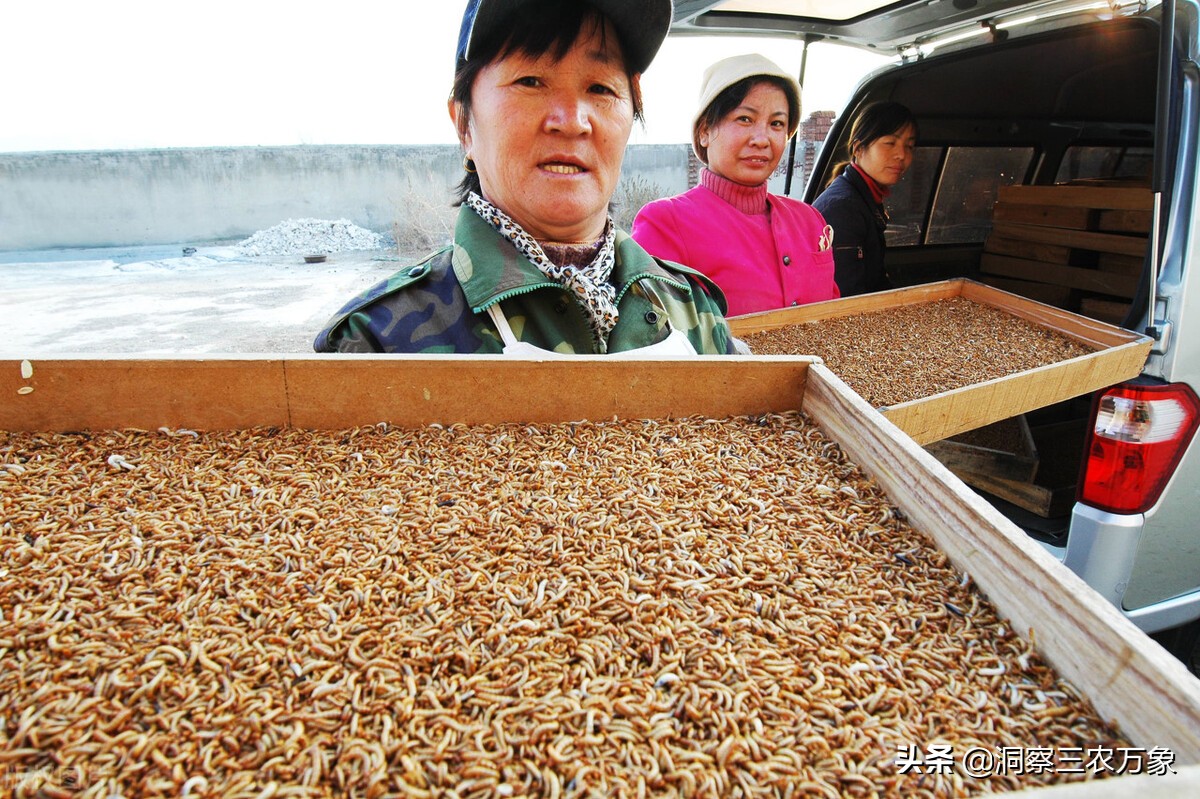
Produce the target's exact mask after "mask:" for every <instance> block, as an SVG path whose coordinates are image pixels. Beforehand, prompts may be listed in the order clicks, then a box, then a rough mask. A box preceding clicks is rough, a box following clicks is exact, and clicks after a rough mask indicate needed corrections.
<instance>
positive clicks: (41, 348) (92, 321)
mask: <svg viewBox="0 0 1200 799" xmlns="http://www.w3.org/2000/svg"><path fill="white" fill-rule="evenodd" d="M181 253H182V250H181V249H180V248H179V247H157V248H152V247H143V248H134V249H121V250H118V249H110V250H86V251H85V250H74V251H71V250H57V251H43V252H29V253H13V252H9V253H0V287H2V288H0V357H12V358H30V357H34V356H37V357H45V356H48V355H73V354H104V353H114V354H115V353H121V354H145V355H154V356H163V355H185V354H186V355H190V354H212V353H307V352H312V340H313V338H314V337H315V336H316V334H317V331H318V330H319V329H320V328H321V327H322V326H323V325H324V323H325V322H326V320H328V318H329V317H330V316H331V315H332V314H333V313H334V312H335V311H336V310H338V308H340V307H341V306H342V305H343V304H344V303H345V302H346V301H347V300H349V299H350V298H351V297H353V296H354V295H355V294H357V293H358V292H359V291H361V290H363V289H365V288H367V287H368V286H370V285H372V284H374V283H376V282H377V281H379V280H381V279H383V278H385V277H387V276H388V275H391V274H392V273H393V272H396V271H398V270H399V269H400V268H401V267H403V266H404V265H406V264H408V263H411V262H413V261H414V260H415V259H413V258H407V257H406V258H404V259H401V258H400V257H399V256H397V255H396V253H395V252H394V251H360V252H346V253H335V254H332V255H329V256H328V258H327V261H326V262H325V263H322V264H306V263H305V262H304V258H303V256H300V255H287V256H259V257H254V258H248V257H245V256H240V255H238V254H237V253H236V251H234V250H233V249H232V248H231V247H200V248H199V249H198V251H197V252H196V253H194V254H192V255H190V256H186V257H184V256H183V255H182V254H181Z"/></svg>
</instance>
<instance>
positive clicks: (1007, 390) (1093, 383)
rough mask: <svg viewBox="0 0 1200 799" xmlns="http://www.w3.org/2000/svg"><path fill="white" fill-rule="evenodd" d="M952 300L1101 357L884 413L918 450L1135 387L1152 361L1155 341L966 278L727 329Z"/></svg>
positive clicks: (743, 331)
mask: <svg viewBox="0 0 1200 799" xmlns="http://www.w3.org/2000/svg"><path fill="white" fill-rule="evenodd" d="M952 297H962V298H964V299H968V300H972V301H974V302H978V303H980V304H983V305H989V306H992V307H993V308H997V309H999V310H1002V311H1004V312H1006V313H1009V314H1012V315H1013V316H1016V317H1018V318H1021V319H1024V320H1026V321H1028V322H1032V323H1033V324H1036V325H1040V326H1042V327H1046V328H1049V329H1051V330H1055V331H1058V332H1059V333H1062V334H1063V335H1066V336H1070V337H1071V338H1073V339H1076V340H1078V341H1081V342H1083V343H1085V344H1087V345H1088V346H1090V347H1094V348H1095V349H1096V352H1093V353H1090V354H1088V355H1081V356H1079V357H1077V358H1071V359H1070V360H1066V361H1061V362H1059V363H1054V364H1049V365H1047V366H1040V367H1038V368H1036V369H1030V370H1028V371H1025V372H1020V373H1018V374H1014V375H1008V376H1006V377H1000V378H996V379H994V380H986V381H984V382H982V383H975V384H973V385H970V386H964V387H962V388H958V389H954V390H953V391H944V392H941V393H939V394H933V395H931V396H928V397H923V398H921V399H916V400H912V401H910V402H904V403H900V404H898V405H891V406H883V407H881V408H879V410H880V411H881V412H882V413H883V415H884V416H886V417H887V418H888V419H889V420H891V421H892V423H894V424H895V425H897V426H898V427H899V428H900V429H901V430H903V431H904V432H906V433H908V434H909V435H910V436H911V437H912V438H913V440H914V441H916V442H917V443H918V444H929V443H931V442H933V441H940V440H942V439H944V438H948V437H950V436H953V435H955V434H957V433H961V432H964V431H966V430H974V429H975V428H978V427H983V426H984V425H987V424H991V423H992V422H998V421H1000V420H1001V419H1007V418H1009V417H1010V416H1016V415H1018V414H1021V413H1026V412H1028V411H1032V410H1036V409H1037V408H1043V407H1045V406H1047V405H1052V404H1054V403H1056V402H1060V401H1062V400H1066V399H1070V398H1072V397H1077V396H1080V395H1081V394H1087V393H1088V392H1091V391H1096V390H1097V389H1101V388H1107V387H1108V386H1111V385H1114V384H1116V383H1120V382H1121V381H1122V380H1129V379H1130V378H1133V377H1136V376H1137V375H1139V374H1141V371H1142V368H1143V367H1144V366H1145V363H1146V356H1147V355H1149V353H1150V345H1151V344H1152V340H1151V339H1150V337H1149V336H1144V335H1141V334H1139V333H1134V332H1131V331H1129V330H1125V329H1124V328H1120V327H1116V326H1115V325H1110V324H1107V323H1105V322H1098V321H1096V320H1094V319H1089V318H1087V317H1086V316H1080V315H1079V314H1074V313H1071V312H1069V311H1064V310H1062V309H1061V308H1055V307H1053V306H1050V305H1044V304H1042V303H1040V302H1035V301H1034V300H1030V299H1026V298H1024V297H1019V296H1017V295H1016V294H1010V293H1009V292H1007V291H1001V290H1000V289H997V288H993V287H991V286H986V285H984V284H983V283H979V282H977V281H974V280H967V279H966V278H955V279H953V280H943V281H939V282H937V283H927V284H925V285H921V286H913V287H911V288H903V289H893V290H891V291H882V292H878V293H876V294H862V295H858V296H854V297H845V298H843V299H838V300H828V301H826V302H818V303H813V304H811V305H802V306H799V307H796V308H785V309H782V310H778V311H762V312H760V313H755V314H745V315H743V316H735V317H732V318H730V320H729V327H730V329H731V330H732V331H733V334H734V335H735V336H738V337H739V338H741V337H745V336H747V335H750V334H751V333H758V332H761V331H764V330H774V329H777V328H781V327H788V326H790V325H795V324H800V323H802V322H812V321H818V320H821V319H836V318H838V317H842V316H852V315H855V314H861V313H869V312H871V311H882V310H886V309H888V308H897V307H900V306H904V305H912V304H918V303H924V302H934V301H935V300H943V299H950V298H952Z"/></svg>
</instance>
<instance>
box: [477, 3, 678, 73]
mask: <svg viewBox="0 0 1200 799" xmlns="http://www.w3.org/2000/svg"><path fill="white" fill-rule="evenodd" d="M529 2H530V0H468V1H467V10H466V11H464V12H463V20H462V28H460V29H459V32H458V54H457V58H456V59H455V62H454V63H455V68H456V69H457V68H458V67H460V66H462V64H463V62H464V61H466V60H467V59H468V58H469V57H470V54H471V43H472V42H478V41H481V40H483V39H484V38H486V37H487V36H488V34H490V33H492V32H493V31H495V30H496V28H497V27H498V26H500V25H503V24H504V22H505V18H506V17H508V16H509V15H510V14H511V13H512V12H513V11H515V10H516V9H518V8H520V7H521V6H523V5H526V4H528V3H529ZM588 3H589V4H590V5H591V6H592V7H594V8H595V9H596V10H597V11H599V12H600V13H601V14H603V15H604V16H605V18H607V19H608V21H609V22H611V23H612V24H613V27H614V28H616V29H617V36H618V37H620V39H621V47H622V49H623V50H624V51H625V57H626V58H628V59H629V67H630V69H631V71H633V72H645V71H646V67H648V66H650V62H651V61H653V60H654V55H655V53H657V52H658V48H659V47H661V46H662V43H663V39H665V38H667V31H668V30H670V28H671V14H672V11H673V9H672V5H671V0H588Z"/></svg>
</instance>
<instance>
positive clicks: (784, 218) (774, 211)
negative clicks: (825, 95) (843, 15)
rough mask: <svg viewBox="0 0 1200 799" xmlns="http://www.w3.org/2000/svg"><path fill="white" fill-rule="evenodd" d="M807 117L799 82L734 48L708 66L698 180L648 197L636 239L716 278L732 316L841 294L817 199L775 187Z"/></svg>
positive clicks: (699, 119) (698, 132) (696, 128)
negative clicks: (770, 184) (676, 191)
mask: <svg viewBox="0 0 1200 799" xmlns="http://www.w3.org/2000/svg"><path fill="white" fill-rule="evenodd" d="M799 122H800V84H799V83H797V82H796V80H795V79H794V78H792V77H791V76H790V75H788V74H787V73H786V72H784V71H783V70H782V69H780V68H779V66H777V65H776V64H775V63H774V62H772V61H770V60H769V59H767V58H764V57H763V56H761V55H757V54H749V55H740V56H733V57H732V58H726V59H724V60H721V61H718V62H717V63H715V64H713V65H712V66H710V67H709V68H708V69H707V70H705V72H704V80H703V85H702V87H701V91H700V110H699V111H698V112H697V114H696V118H695V121H694V123H693V125H692V148H693V149H694V150H695V151H696V155H697V156H698V157H699V158H700V160H701V161H702V162H703V163H704V164H705V168H704V169H702V170H701V171H700V184H699V185H698V186H696V187H695V188H694V189H692V190H690V191H688V192H685V193H683V194H680V195H678V196H675V197H668V198H666V199H662V200H655V201H654V202H651V203H648V204H647V205H646V206H645V207H643V208H642V210H641V211H640V212H639V213H638V215H637V217H636V218H635V219H634V221H633V238H634V239H635V240H636V241H637V242H638V244H641V245H642V247H644V248H645V249H646V251H647V252H649V253H650V254H651V255H655V256H658V257H659V258H666V259H668V260H671V261H676V262H678V263H681V264H685V265H687V266H690V267H692V268H693V269H697V270H699V271H701V272H703V273H704V274H705V275H707V276H708V277H710V278H712V279H713V280H714V281H715V282H716V283H717V284H718V285H719V286H720V287H721V288H722V289H723V290H724V292H725V296H726V298H727V299H728V300H729V316H737V315H740V314H747V313H754V312H756V311H766V310H770V309H773V308H785V307H789V306H792V305H803V304H805V303H810V302H818V301H821V300H830V299H833V298H835V297H838V296H839V294H838V288H837V284H836V283H835V282H834V279H833V250H832V231H831V230H830V229H829V227H828V226H827V225H826V224H825V220H824V218H822V216H821V214H820V213H819V212H818V211H817V210H816V209H815V208H813V207H812V206H811V205H807V204H806V203H802V202H800V201H798V200H793V199H790V198H788V197H782V196H779V195H774V194H768V192H767V179H768V178H770V176H771V174H772V173H773V172H774V171H775V167H776V166H778V165H779V159H780V158H781V157H782V156H783V151H784V147H785V145H786V144H787V140H788V139H789V138H790V137H791V136H792V135H793V134H794V133H795V132H796V127H797V126H798V125H799Z"/></svg>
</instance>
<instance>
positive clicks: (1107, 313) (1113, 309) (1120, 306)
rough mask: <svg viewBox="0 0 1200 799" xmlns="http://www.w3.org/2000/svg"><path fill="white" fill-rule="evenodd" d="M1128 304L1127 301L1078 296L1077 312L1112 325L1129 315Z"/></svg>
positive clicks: (1119, 322) (1117, 323)
mask: <svg viewBox="0 0 1200 799" xmlns="http://www.w3.org/2000/svg"><path fill="white" fill-rule="evenodd" d="M1129 306H1130V303H1128V302H1119V301H1117V300H1104V299H1100V298H1099V297H1080V298H1079V313H1081V314H1083V315H1084V316H1090V317H1091V318H1093V319H1099V320H1100V321H1101V322H1108V323H1109V324H1112V325H1119V324H1121V323H1122V322H1124V321H1125V317H1126V316H1128V315H1129Z"/></svg>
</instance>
